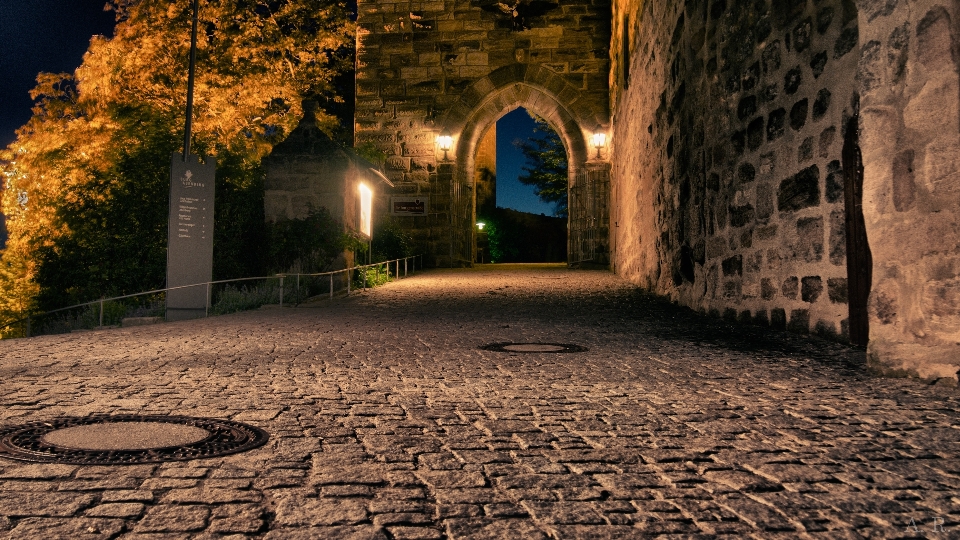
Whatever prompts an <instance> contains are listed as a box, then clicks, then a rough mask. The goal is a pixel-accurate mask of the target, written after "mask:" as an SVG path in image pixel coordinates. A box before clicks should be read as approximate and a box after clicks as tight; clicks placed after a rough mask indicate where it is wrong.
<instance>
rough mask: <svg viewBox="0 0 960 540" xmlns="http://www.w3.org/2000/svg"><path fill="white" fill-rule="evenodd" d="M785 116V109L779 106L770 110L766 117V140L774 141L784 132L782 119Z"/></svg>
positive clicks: (783, 119)
mask: <svg viewBox="0 0 960 540" xmlns="http://www.w3.org/2000/svg"><path fill="white" fill-rule="evenodd" d="M786 117H787V110H786V109H784V108H779V109H777V110H775V111H772V112H771V113H770V115H769V116H768V117H767V140H768V141H775V140H777V139H779V138H780V137H782V136H783V134H784V131H785V129H784V121H785V120H786Z"/></svg>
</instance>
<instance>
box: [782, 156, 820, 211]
mask: <svg viewBox="0 0 960 540" xmlns="http://www.w3.org/2000/svg"><path fill="white" fill-rule="evenodd" d="M819 204H820V168H819V167H817V166H816V165H811V166H809V167H807V168H805V169H803V170H801V171H800V172H798V173H797V174H795V175H793V176H791V177H790V178H787V179H786V180H784V181H783V182H781V183H780V188H779V189H778V190H777V209H778V210H779V211H781V212H793V211H796V210H800V209H803V208H808V207H811V206H818V205H819Z"/></svg>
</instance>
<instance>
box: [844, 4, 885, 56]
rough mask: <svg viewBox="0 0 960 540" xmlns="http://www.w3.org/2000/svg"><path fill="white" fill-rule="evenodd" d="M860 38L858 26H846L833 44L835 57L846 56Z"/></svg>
mask: <svg viewBox="0 0 960 540" xmlns="http://www.w3.org/2000/svg"><path fill="white" fill-rule="evenodd" d="M888 3H889V2H888ZM858 38H859V32H858V29H857V27H856V26H851V27H848V28H844V29H843V32H840V37H839V38H837V41H836V42H835V43H834V45H833V58H834V59H838V58H843V57H844V56H846V54H847V53H848V52H850V51H852V50H853V48H854V47H856V46H857V41H858Z"/></svg>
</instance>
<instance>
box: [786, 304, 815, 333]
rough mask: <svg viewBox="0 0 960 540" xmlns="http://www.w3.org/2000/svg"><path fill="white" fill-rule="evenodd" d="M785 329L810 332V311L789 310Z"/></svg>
mask: <svg viewBox="0 0 960 540" xmlns="http://www.w3.org/2000/svg"><path fill="white" fill-rule="evenodd" d="M787 330H789V331H791V332H798V333H801V334H807V333H809V332H810V312H809V311H808V310H806V309H794V310H792V311H791V312H790V320H789V321H788V322H787Z"/></svg>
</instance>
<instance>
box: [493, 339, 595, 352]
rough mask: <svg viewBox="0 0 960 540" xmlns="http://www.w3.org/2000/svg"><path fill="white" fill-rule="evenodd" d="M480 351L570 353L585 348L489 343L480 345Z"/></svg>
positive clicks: (559, 344)
mask: <svg viewBox="0 0 960 540" xmlns="http://www.w3.org/2000/svg"><path fill="white" fill-rule="evenodd" d="M480 348H481V349H485V350H488V351H497V352H515V353H570V352H583V351H586V350H587V348H586V347H581V346H580V345H571V344H569V343H509V342H508V343H491V344H489V345H482V346H481V347H480Z"/></svg>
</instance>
